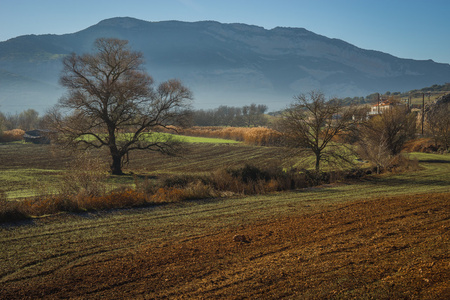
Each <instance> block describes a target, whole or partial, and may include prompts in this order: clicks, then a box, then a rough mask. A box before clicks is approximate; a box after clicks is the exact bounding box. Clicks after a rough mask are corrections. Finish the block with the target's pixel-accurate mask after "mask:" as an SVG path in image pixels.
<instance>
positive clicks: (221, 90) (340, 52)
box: [0, 18, 450, 111]
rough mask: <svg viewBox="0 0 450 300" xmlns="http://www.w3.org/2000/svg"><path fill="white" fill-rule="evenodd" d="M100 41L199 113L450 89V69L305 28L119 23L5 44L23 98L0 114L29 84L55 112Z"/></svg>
mask: <svg viewBox="0 0 450 300" xmlns="http://www.w3.org/2000/svg"><path fill="white" fill-rule="evenodd" d="M98 37H117V38H120V39H127V40H129V41H130V45H131V47H132V48H133V49H135V50H139V51H141V52H142V53H143V54H144V58H145V60H146V67H147V69H148V72H149V73H150V74H151V75H152V76H153V77H154V78H155V80H156V81H162V80H165V79H168V78H173V77H176V78H180V79H181V80H183V81H184V82H185V83H186V84H187V85H188V86H190V87H191V89H192V90H193V91H194V96H195V99H196V106H197V107H217V106H219V105H222V104H224V105H236V104H243V103H244V104H247V103H251V102H255V103H262V104H268V105H269V107H270V108H273V109H278V108H282V107H284V106H286V104H288V103H289V102H291V100H292V96H293V95H295V94H297V93H300V92H307V91H309V90H311V89H320V90H322V91H324V92H325V93H326V94H328V95H330V96H335V95H336V96H365V95H368V94H370V93H373V92H385V91H388V90H389V91H406V90H410V89H417V88H422V87H424V86H429V85H432V84H442V83H445V82H447V81H449V78H450V65H449V64H439V63H435V62H433V61H431V60H428V61H417V60H412V59H401V58H397V57H394V56H392V55H389V54H386V53H382V52H379V51H374V50H364V49H361V48H358V47H356V46H354V45H351V44H349V43H347V42H345V41H342V40H338V39H330V38H327V37H325V36H321V35H318V34H315V33H313V32H310V31H308V30H306V29H303V28H285V27H276V28H273V29H270V30H267V29H264V28H262V27H258V26H253V25H246V24H222V23H219V22H215V21H201V22H192V23H189V22H180V21H164V22H147V21H142V20H137V19H133V18H113V19H107V20H103V21H101V22H99V23H98V24H96V25H93V26H91V27H88V28H86V29H84V30H81V31H79V32H76V33H72V34H65V35H51V34H49V35H38V36H36V35H30V36H21V37H17V38H14V39H10V40H8V41H6V42H1V43H0V69H1V70H4V72H9V73H8V74H16V75H19V77H16V81H15V86H16V87H18V88H17V90H18V91H17V95H14V94H13V95H12V94H11V92H8V93H4V88H3V87H2V86H4V85H5V84H6V82H4V83H3V82H0V105H1V107H0V110H2V111H5V110H8V104H7V103H9V102H10V101H13V102H14V103H16V104H17V103H20V102H21V101H24V99H23V98H24V95H22V93H23V92H25V91H26V90H27V86H28V84H27V80H23V81H22V85H20V84H19V82H20V80H19V78H28V79H30V80H35V81H38V82H42V83H43V84H44V85H49V86H52V87H55V88H54V89H53V92H52V93H49V94H48V95H46V96H45V97H44V99H48V100H39V101H38V102H37V103H36V105H37V106H36V107H31V108H35V109H38V110H41V111H42V110H43V109H45V108H46V107H47V106H50V105H52V104H54V103H56V99H57V98H58V97H59V96H61V93H62V90H61V89H57V88H56V87H57V82H58V77H59V74H60V70H61V67H62V64H61V57H63V56H64V55H67V54H69V53H71V52H76V53H80V54H81V53H85V52H90V51H91V49H92V44H93V42H94V41H95V39H96V38H98ZM4 77H5V75H4V74H3V77H1V78H4ZM2 81H3V79H2ZM28 94H29V93H28ZM28 96H29V95H27V97H28ZM5 97H7V99H6V98H5ZM36 98H39V99H42V97H36ZM27 102H29V101H27ZM5 103H6V104H5ZM25 108H30V107H24V109H25Z"/></svg>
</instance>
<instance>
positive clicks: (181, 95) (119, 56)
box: [50, 38, 192, 175]
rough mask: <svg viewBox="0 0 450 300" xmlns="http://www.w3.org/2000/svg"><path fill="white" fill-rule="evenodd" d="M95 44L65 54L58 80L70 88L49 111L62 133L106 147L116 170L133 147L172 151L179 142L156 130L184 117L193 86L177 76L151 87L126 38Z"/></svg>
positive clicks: (139, 58) (178, 122) (92, 145)
mask: <svg viewBox="0 0 450 300" xmlns="http://www.w3.org/2000/svg"><path fill="white" fill-rule="evenodd" d="M95 49H96V52H95V53H94V54H84V55H81V56H79V55H76V54H72V55H70V56H68V57H66V58H65V59H64V60H63V65H64V69H63V73H62V76H61V78H60V82H61V84H62V85H63V86H64V87H66V88H67V89H68V93H67V95H66V96H65V97H63V98H61V99H60V100H59V103H58V105H57V106H56V107H55V109H54V110H53V111H52V112H51V113H50V119H51V123H52V125H53V128H54V129H56V130H57V131H58V132H59V133H60V135H59V136H60V137H61V139H62V140H63V141H64V142H66V143H67V144H70V145H78V146H81V147H83V148H101V147H107V148H108V149H109V153H110V155H111V158H112V162H111V165H110V167H111V172H112V174H117V175H120V174H122V166H123V164H124V163H125V162H126V161H127V159H128V153H129V152H130V151H132V150H153V151H159V152H163V153H168V154H171V153H174V152H175V151H176V149H177V147H176V145H177V144H176V143H175V142H174V141H173V140H171V139H170V138H167V136H165V135H161V134H155V130H157V129H158V128H160V127H167V126H168V125H182V124H183V123H184V122H185V121H186V120H187V116H188V111H189V110H188V109H189V105H190V102H189V101H188V100H190V99H192V94H191V91H190V90H189V89H188V88H186V87H185V86H183V85H182V84H181V82H180V81H178V80H169V81H167V82H163V83H162V84H160V85H159V86H158V87H157V88H156V89H155V88H154V87H153V79H152V77H150V76H149V75H148V74H147V73H146V72H145V71H143V70H142V64H143V57H142V54H141V53H139V52H135V51H132V50H131V49H130V48H129V46H128V41H125V40H118V39H105V38H101V39H98V40H97V41H96V42H95Z"/></svg>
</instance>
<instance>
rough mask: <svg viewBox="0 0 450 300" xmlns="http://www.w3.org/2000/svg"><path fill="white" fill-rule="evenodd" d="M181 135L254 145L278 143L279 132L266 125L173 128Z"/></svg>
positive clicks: (274, 144)
mask: <svg viewBox="0 0 450 300" xmlns="http://www.w3.org/2000/svg"><path fill="white" fill-rule="evenodd" d="M175 129H176V131H177V132H178V133H179V134H181V135H187V136H198V137H208V138H221V139H229V140H235V141H239V142H244V143H246V144H249V145H256V146H276V145H279V143H280V139H281V134H280V133H279V132H278V131H276V130H273V129H270V128H267V127H215V126H208V127H200V126H194V127H190V128H175Z"/></svg>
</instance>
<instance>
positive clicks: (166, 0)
mask: <svg viewBox="0 0 450 300" xmlns="http://www.w3.org/2000/svg"><path fill="white" fill-rule="evenodd" d="M449 13H450V0H147V1H145V0H126V1H118V0H73V1H72V0H0V41H5V40H7V39H9V38H13V37H16V36H20V35H25V34H46V33H52V34H63V33H72V32H76V31H79V30H82V29H85V28H87V27H89V26H91V25H94V24H96V23H98V22H99V21H101V20H103V19H107V18H112V17H125V16H127V17H134V18H138V19H142V20H146V21H164V20H180V21H189V22H191V21H202V20H215V21H219V22H222V23H246V24H251V25H258V26H262V27H264V28H266V29H272V28H274V27H276V26H284V27H302V28H306V29H308V30H310V31H313V32H315V33H317V34H321V35H324V36H327V37H330V38H338V39H342V40H344V41H346V42H349V43H351V44H353V45H355V46H357V47H360V48H363V49H372V50H379V51H383V52H387V53H390V54H392V55H395V56H398V57H401V58H412V59H421V60H425V59H432V60H434V61H436V62H442V63H450V34H449V33H450V32H449V31H450V24H449V23H448V15H449Z"/></svg>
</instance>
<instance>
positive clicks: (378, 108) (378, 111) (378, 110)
mask: <svg viewBox="0 0 450 300" xmlns="http://www.w3.org/2000/svg"><path fill="white" fill-rule="evenodd" d="M377 95H378V106H377V114H380V93H377Z"/></svg>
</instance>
